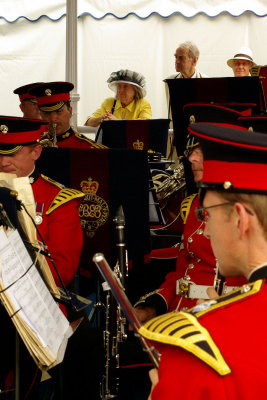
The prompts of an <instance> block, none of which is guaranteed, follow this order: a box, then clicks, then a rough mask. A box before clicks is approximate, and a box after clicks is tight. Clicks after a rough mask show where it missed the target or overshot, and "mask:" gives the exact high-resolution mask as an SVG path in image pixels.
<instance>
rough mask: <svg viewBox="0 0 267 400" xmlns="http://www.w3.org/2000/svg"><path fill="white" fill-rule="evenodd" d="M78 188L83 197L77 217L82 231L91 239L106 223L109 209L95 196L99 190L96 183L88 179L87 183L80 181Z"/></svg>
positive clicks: (100, 198) (102, 200) (103, 201)
mask: <svg viewBox="0 0 267 400" xmlns="http://www.w3.org/2000/svg"><path fill="white" fill-rule="evenodd" d="M80 187H81V189H82V191H83V193H85V197H84V199H83V201H82V202H81V204H80V207H79V216H80V220H81V224H82V228H83V230H84V231H85V233H86V235H87V236H88V237H90V238H92V237H93V236H94V235H95V231H96V230H97V229H98V228H99V227H100V226H102V225H104V224H105V222H106V221H107V219H108V216H109V208H108V204H107V203H106V201H105V200H104V199H102V197H100V196H97V195H96V193H97V191H98V189H99V183H98V182H97V181H95V180H93V179H92V178H91V177H90V178H88V180H87V181H86V180H84V181H81V183H80Z"/></svg>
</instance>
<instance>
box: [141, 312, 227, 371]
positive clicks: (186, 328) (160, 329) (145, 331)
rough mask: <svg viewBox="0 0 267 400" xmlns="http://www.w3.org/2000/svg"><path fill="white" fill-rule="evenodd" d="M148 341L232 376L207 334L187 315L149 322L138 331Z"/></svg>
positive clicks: (174, 315)
mask: <svg viewBox="0 0 267 400" xmlns="http://www.w3.org/2000/svg"><path fill="white" fill-rule="evenodd" d="M139 333H140V334H141V335H142V336H144V337H145V338H146V339H148V340H153V341H156V342H160V343H166V344H170V345H173V346H178V347H181V348H183V349H185V350H187V351H188V352H190V353H192V354H193V355H195V356H196V357H198V358H199V359H200V360H202V361H204V362H205V363H206V364H208V365H209V366H210V367H211V368H213V369H214V370H215V371H216V372H217V373H218V374H219V375H222V376H223V375H228V374H230V373H231V369H230V367H229V366H228V365H227V363H226V361H225V360H224V358H223V356H222V354H221V352H220V350H219V349H218V347H217V346H216V344H215V343H214V341H213V339H212V338H211V336H210V334H209V332H208V331H207V330H206V329H205V328H204V327H203V326H202V325H201V324H200V323H199V322H198V320H197V318H196V317H195V316H194V315H192V314H189V313H184V312H179V313H177V312H172V313H168V314H163V315H161V316H159V317H157V318H154V319H153V320H151V321H148V322H147V323H146V324H145V325H143V326H142V327H141V328H140V329H139Z"/></svg>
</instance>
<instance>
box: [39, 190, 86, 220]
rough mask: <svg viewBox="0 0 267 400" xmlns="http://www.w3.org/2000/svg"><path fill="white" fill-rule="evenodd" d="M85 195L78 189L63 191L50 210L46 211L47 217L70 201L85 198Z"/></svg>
mask: <svg viewBox="0 0 267 400" xmlns="http://www.w3.org/2000/svg"><path fill="white" fill-rule="evenodd" d="M84 196H85V194H84V193H82V192H80V191H79V190H76V189H67V188H64V189H61V190H60V192H58V194H57V195H56V197H55V198H54V200H53V201H52V203H51V204H50V206H49V208H48V210H47V211H46V213H45V214H46V215H49V214H51V213H52V212H53V211H54V210H56V209H57V208H58V207H60V206H62V205H63V204H65V203H68V202H69V201H71V200H73V199H78V198H82V197H84Z"/></svg>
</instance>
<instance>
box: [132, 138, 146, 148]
mask: <svg viewBox="0 0 267 400" xmlns="http://www.w3.org/2000/svg"><path fill="white" fill-rule="evenodd" d="M133 148H134V149H135V150H143V149H144V142H140V141H139V139H137V141H136V142H133Z"/></svg>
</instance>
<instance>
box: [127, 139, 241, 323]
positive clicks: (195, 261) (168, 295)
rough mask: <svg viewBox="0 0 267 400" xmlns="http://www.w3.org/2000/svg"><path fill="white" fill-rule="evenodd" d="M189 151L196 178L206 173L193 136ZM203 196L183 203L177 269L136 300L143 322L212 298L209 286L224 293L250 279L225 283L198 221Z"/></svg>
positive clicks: (203, 226) (189, 142) (237, 279)
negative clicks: (197, 213) (181, 231)
mask: <svg viewBox="0 0 267 400" xmlns="http://www.w3.org/2000/svg"><path fill="white" fill-rule="evenodd" d="M185 155H186V156H187V157H188V159H189V161H190V163H191V168H192V173H193V176H194V180H195V182H198V181H200V179H201V178H202V176H203V154H202V150H201V148H200V146H199V142H198V141H197V140H195V138H194V137H193V136H189V137H188V142H187V149H186V151H185ZM199 206H200V204H199V197H198V194H197V193H195V194H193V195H191V196H189V197H187V198H186V199H184V201H183V202H182V204H181V217H182V219H183V222H184V224H185V225H184V233H183V236H182V242H181V243H180V246H179V254H178V257H177V263H176V271H174V272H170V273H169V274H168V275H167V276H166V278H165V281H164V282H163V284H162V285H161V286H160V288H159V289H158V290H156V291H153V292H151V293H148V294H145V295H144V296H143V297H141V298H140V299H139V301H138V302H137V303H136V304H135V311H136V313H137V315H138V317H139V319H140V321H141V322H146V321H148V320H149V319H151V318H153V317H154V316H156V315H160V314H163V313H166V312H168V311H174V310H176V311H177V310H187V309H189V308H191V307H193V306H194V305H195V304H196V302H197V300H198V299H208V298H209V296H208V293H207V290H208V288H209V287H211V286H214V287H216V289H217V290H218V288H219V285H220V289H221V290H222V291H223V293H227V292H230V291H231V290H233V289H234V288H236V287H238V286H240V285H242V284H243V283H245V282H246V280H245V279H244V278H240V277H239V278H230V279H228V278H227V280H226V281H225V282H224V283H223V282H220V280H219V279H218V276H217V267H216V259H215V257H214V254H213V252H212V249H211V246H210V241H209V240H207V238H206V237H205V236H204V235H203V232H204V228H205V224H204V221H197V220H196V217H195V212H194V210H195V208H196V207H199Z"/></svg>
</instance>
